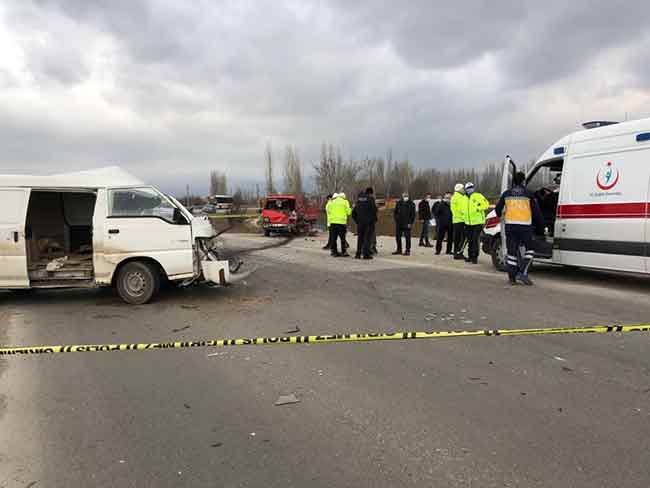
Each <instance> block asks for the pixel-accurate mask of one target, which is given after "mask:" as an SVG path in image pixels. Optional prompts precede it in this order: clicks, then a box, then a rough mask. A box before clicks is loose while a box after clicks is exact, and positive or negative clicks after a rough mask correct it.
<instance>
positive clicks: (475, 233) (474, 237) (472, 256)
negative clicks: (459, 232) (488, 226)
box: [465, 182, 490, 264]
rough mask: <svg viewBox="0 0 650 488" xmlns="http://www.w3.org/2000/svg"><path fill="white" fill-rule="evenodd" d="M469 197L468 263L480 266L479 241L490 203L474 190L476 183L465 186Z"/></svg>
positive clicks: (467, 224)
mask: <svg viewBox="0 0 650 488" xmlns="http://www.w3.org/2000/svg"><path fill="white" fill-rule="evenodd" d="M465 195H466V197H467V219H466V220H465V239H467V255H468V258H467V261H468V262H470V263H472V264H478V253H479V239H480V238H481V231H482V230H483V226H484V225H485V212H487V209H488V207H489V206H490V202H488V201H487V198H485V197H484V196H483V195H481V194H480V193H479V192H477V191H475V190H474V183H469V182H468V183H466V184H465Z"/></svg>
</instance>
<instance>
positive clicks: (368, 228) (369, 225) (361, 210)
mask: <svg viewBox="0 0 650 488" xmlns="http://www.w3.org/2000/svg"><path fill="white" fill-rule="evenodd" d="M352 219H353V220H354V222H355V223H356V224H357V253H356V255H355V256H354V257H355V258H357V259H361V254H363V259H372V256H371V254H370V246H371V242H370V239H371V237H372V234H373V232H374V228H375V222H376V221H377V205H375V199H374V198H372V197H371V196H370V195H368V194H367V192H365V191H362V192H360V193H359V196H358V197H357V202H356V203H355V205H354V209H352Z"/></svg>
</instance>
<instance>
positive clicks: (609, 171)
mask: <svg viewBox="0 0 650 488" xmlns="http://www.w3.org/2000/svg"><path fill="white" fill-rule="evenodd" d="M620 176H621V175H620V174H619V172H618V169H617V168H616V166H614V163H612V162H611V161H607V162H606V163H605V165H604V166H603V167H602V168H600V171H598V175H597V176H596V185H598V188H600V189H601V190H611V189H612V188H614V187H615V186H616V184H617V183H618V179H619V177H620Z"/></svg>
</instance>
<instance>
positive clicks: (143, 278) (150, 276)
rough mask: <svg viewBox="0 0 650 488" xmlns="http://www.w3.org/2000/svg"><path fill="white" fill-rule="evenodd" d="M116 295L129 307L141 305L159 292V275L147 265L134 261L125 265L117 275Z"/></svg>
mask: <svg viewBox="0 0 650 488" xmlns="http://www.w3.org/2000/svg"><path fill="white" fill-rule="evenodd" d="M116 285H117V293H118V295H120V298H121V299H122V300H124V301H125V302H126V303H129V304H131V305H143V304H145V303H148V302H149V301H151V299H152V298H153V297H154V296H155V295H156V294H157V293H158V291H159V290H160V274H159V273H158V271H157V270H156V269H154V268H153V267H152V266H150V265H149V264H147V263H143V262H141V261H134V262H131V263H127V264H125V265H124V266H123V267H122V268H120V271H119V272H118V275H117V283H116Z"/></svg>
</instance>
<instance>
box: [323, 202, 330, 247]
mask: <svg viewBox="0 0 650 488" xmlns="http://www.w3.org/2000/svg"><path fill="white" fill-rule="evenodd" d="M325 198H326V199H327V203H326V204H325V218H326V222H327V233H328V238H327V244H325V245H324V246H323V249H330V248H331V247H332V229H330V214H329V212H328V211H327V206H328V205H329V203H330V202H331V201H332V194H331V193H330V194H329V195H327V196H326V197H325Z"/></svg>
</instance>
